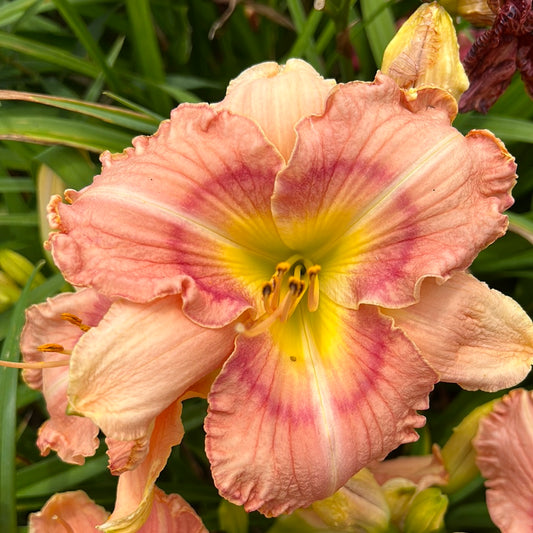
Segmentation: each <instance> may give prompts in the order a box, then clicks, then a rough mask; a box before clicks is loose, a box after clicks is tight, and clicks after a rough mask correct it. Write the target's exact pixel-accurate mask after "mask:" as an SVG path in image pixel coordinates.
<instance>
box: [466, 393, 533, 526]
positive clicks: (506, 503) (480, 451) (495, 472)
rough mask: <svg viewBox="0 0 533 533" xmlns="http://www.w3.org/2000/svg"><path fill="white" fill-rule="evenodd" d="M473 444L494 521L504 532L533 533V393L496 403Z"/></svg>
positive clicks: (507, 396)
mask: <svg viewBox="0 0 533 533" xmlns="http://www.w3.org/2000/svg"><path fill="white" fill-rule="evenodd" d="M473 444H474V448H475V450H476V453H477V459H476V463H477V465H478V467H479V469H480V471H481V474H482V475H483V477H484V478H485V479H486V480H485V486H486V487H487V507H488V509H489V513H490V517H491V518H492V520H493V522H494V523H495V524H496V526H497V527H498V528H500V530H501V531H502V533H524V532H526V531H533V505H532V494H533V457H532V456H531V450H532V449H533V391H528V390H524V389H516V390H513V391H511V392H510V393H509V394H508V395H506V396H504V397H503V398H502V400H501V401H498V402H496V403H495V404H494V408H493V411H492V413H490V414H489V415H487V416H486V417H485V418H484V419H482V420H481V422H480V425H479V430H478V433H477V435H476V438H475V439H474V441H473Z"/></svg>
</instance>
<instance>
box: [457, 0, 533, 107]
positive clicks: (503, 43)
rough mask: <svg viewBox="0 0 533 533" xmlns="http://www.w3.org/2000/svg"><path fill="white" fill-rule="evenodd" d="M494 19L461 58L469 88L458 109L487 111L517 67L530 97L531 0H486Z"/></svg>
mask: <svg viewBox="0 0 533 533" xmlns="http://www.w3.org/2000/svg"><path fill="white" fill-rule="evenodd" d="M487 4H488V6H489V7H490V9H491V10H492V12H493V13H494V14H495V16H496V18H495V21H494V23H493V25H492V28H491V29H490V30H487V31H485V32H484V33H482V34H481V35H480V36H479V37H478V38H477V39H476V41H475V42H474V44H473V45H472V48H471V49H470V51H469V53H468V55H467V56H466V58H465V60H464V66H465V70H466V73H467V75H468V78H469V80H470V88H469V89H468V91H466V92H465V93H464V94H463V96H462V98H461V101H460V104H459V109H460V110H461V112H466V111H471V110H473V109H475V110H477V111H480V112H481V113H486V112H487V111H488V110H489V108H490V107H491V106H492V105H493V104H494V102H496V100H497V99H498V98H499V97H500V96H501V95H502V94H503V93H504V91H505V89H507V87H508V86H509V84H510V83H511V79H512V77H513V74H514V73H515V72H516V70H518V71H519V72H520V74H521V76H522V80H523V82H524V85H525V87H526V90H527V92H528V93H529V95H530V96H531V97H532V98H533V7H532V3H531V0H487Z"/></svg>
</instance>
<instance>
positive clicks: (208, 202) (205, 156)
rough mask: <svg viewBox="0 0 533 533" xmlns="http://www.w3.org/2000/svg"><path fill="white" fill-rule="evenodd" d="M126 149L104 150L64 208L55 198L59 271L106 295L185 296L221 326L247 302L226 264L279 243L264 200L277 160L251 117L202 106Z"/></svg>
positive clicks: (200, 317)
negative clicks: (96, 168)
mask: <svg viewBox="0 0 533 533" xmlns="http://www.w3.org/2000/svg"><path fill="white" fill-rule="evenodd" d="M133 145H134V148H129V149H127V150H126V151H125V152H124V153H123V154H119V155H115V156H112V155H110V154H109V153H105V154H104V155H103V156H102V162H103V171H102V174H101V175H100V176H98V177H97V178H95V181H94V183H93V184H92V185H90V186H89V187H87V188H85V189H83V190H82V191H81V192H79V193H75V192H74V191H67V200H69V201H70V202H72V205H65V204H62V203H61V201H60V199H59V197H56V198H55V199H53V200H52V202H51V204H50V206H49V210H50V219H51V221H52V225H53V227H54V228H56V229H58V230H59V232H58V233H52V234H51V236H50V240H49V242H48V246H49V247H51V248H52V253H53V256H54V260H55V262H56V264H57V265H58V266H59V268H60V269H61V271H62V272H63V274H64V275H65V277H66V278H67V279H68V280H69V281H70V282H71V283H73V284H74V285H77V286H87V285H90V286H92V287H95V288H97V289H98V290H99V291H101V292H103V293H105V294H107V295H110V296H118V297H124V298H127V299H129V300H133V301H138V302H141V301H149V300H152V299H153V298H155V297H158V296H164V295H169V294H177V293H182V294H183V301H184V310H185V311H186V312H187V313H188V314H189V315H190V316H193V317H194V318H195V320H196V321H198V322H202V323H204V324H208V325H213V326H218V325H223V324H227V323H228V322H230V321H231V320H233V319H234V318H235V317H236V316H237V315H238V314H240V313H241V312H242V311H243V310H244V309H246V308H247V307H249V306H250V305H251V297H250V290H249V287H247V286H246V284H245V282H243V281H242V280H240V279H237V278H236V276H235V275H234V274H235V273H234V271H233V270H232V268H240V267H239V265H240V263H241V262H242V255H243V254H246V255H250V256H252V257H256V258H257V260H259V258H262V259H263V260H264V258H265V257H267V258H268V257H269V256H270V254H271V253H272V250H271V249H269V246H271V245H272V243H275V244H276V245H279V237H278V236H277V231H276V228H275V226H274V223H273V221H272V216H271V212H270V196H271V194H272V190H273V187H274V179H275V176H276V173H277V172H278V170H279V169H280V168H281V166H282V164H283V161H282V158H281V156H280V155H279V154H278V153H277V151H276V150H275V149H274V148H273V146H272V145H270V144H269V142H268V141H267V140H266V138H265V137H264V135H263V134H262V133H261V132H260V130H259V128H258V126H257V125H256V124H254V123H253V122H252V121H251V120H250V119H248V118H245V117H241V116H235V115H232V114H231V113H229V112H228V111H224V110H222V111H220V112H215V111H214V110H213V109H212V108H210V107H209V106H207V105H203V104H202V105H182V106H180V107H178V108H177V109H176V110H174V111H173V113H172V115H171V119H170V121H166V122H163V123H162V125H161V127H160V128H159V131H158V132H157V133H156V134H155V135H154V136H152V137H137V138H136V139H134V141H133ZM276 257H277V254H273V258H271V262H272V263H274V264H275V262H276V260H277V261H279V259H276ZM251 261H253V259H252V260H251ZM235 265H237V266H235ZM261 275H263V274H262V273H261ZM270 275H271V272H270V271H269V273H268V276H270ZM254 288H255V287H254Z"/></svg>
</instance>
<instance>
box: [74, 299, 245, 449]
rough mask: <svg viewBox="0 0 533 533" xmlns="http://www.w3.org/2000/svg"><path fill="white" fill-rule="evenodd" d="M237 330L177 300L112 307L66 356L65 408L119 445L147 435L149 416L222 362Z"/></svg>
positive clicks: (153, 414)
mask: <svg viewBox="0 0 533 533" xmlns="http://www.w3.org/2000/svg"><path fill="white" fill-rule="evenodd" d="M234 337H235V329H234V326H233V325H229V326H227V327H225V328H221V329H208V328H204V327H201V326H198V325H197V324H195V323H193V322H191V321H190V320H189V319H187V318H186V317H185V315H184V314H183V312H182V311H181V302H180V298H179V297H178V296H168V297H166V298H161V299H158V300H154V301H153V302H150V303H148V304H136V303H132V302H128V301H125V300H121V301H117V302H115V303H113V305H112V306H111V308H110V309H109V311H108V313H107V314H106V315H105V316H104V318H103V319H102V321H101V322H100V324H99V326H98V327H97V328H93V329H92V330H91V331H89V332H87V333H86V334H85V335H84V336H83V338H82V339H81V340H80V342H79V343H78V344H77V346H76V348H75V349H74V352H73V353H72V357H71V368H70V384H69V389H68V395H69V406H70V409H71V410H72V411H74V412H77V413H81V414H83V415H84V416H87V417H89V418H91V419H92V420H93V421H94V422H95V423H96V424H97V425H98V426H99V427H100V428H101V429H102V431H103V432H104V433H105V434H106V435H107V436H108V437H112V438H114V439H118V440H136V439H140V438H142V437H144V436H145V435H146V434H147V433H148V430H149V427H150V424H151V423H152V421H153V420H154V418H155V417H156V416H157V415H158V414H159V413H160V412H161V411H163V410H164V409H165V408H166V407H167V406H168V405H170V404H171V403H172V402H174V401H175V400H177V398H179V397H180V396H181V395H182V394H183V393H184V392H185V391H187V389H188V388H189V387H190V386H191V385H193V384H195V383H196V382H197V381H199V380H201V379H202V378H203V377H204V376H206V375H207V374H209V373H210V372H211V371H213V370H214V369H215V368H218V367H220V366H221V365H222V363H223V362H224V360H225V359H226V358H227V357H228V356H229V355H230V354H231V352H232V350H233V344H234Z"/></svg>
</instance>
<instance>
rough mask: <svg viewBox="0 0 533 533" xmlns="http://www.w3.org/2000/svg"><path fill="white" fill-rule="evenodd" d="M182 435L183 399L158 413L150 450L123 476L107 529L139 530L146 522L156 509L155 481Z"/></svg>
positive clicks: (104, 528) (117, 530)
mask: <svg viewBox="0 0 533 533" xmlns="http://www.w3.org/2000/svg"><path fill="white" fill-rule="evenodd" d="M182 437H183V426H182V424H181V399H180V400H178V401H176V402H174V403H172V404H171V405H170V406H169V407H167V408H166V409H165V410H164V411H163V412H162V413H161V414H160V415H159V416H157V417H156V419H155V421H154V423H153V429H152V431H151V434H150V444H149V451H148V453H147V455H146V457H145V458H144V460H143V461H142V463H140V464H139V465H137V467H136V468H134V469H133V470H129V471H127V472H125V473H123V474H122V475H121V476H120V478H119V481H118V486H117V498H116V503H115V509H114V511H113V514H112V515H111V516H110V517H109V520H108V521H107V522H106V523H105V524H103V526H102V528H101V529H102V530H103V531H109V532H112V531H113V532H119V531H120V532H121V533H126V532H128V531H137V529H138V528H139V527H140V526H141V525H142V524H144V523H145V521H146V520H147V518H148V516H149V515H150V513H151V511H152V503H153V497H154V483H155V481H156V479H157V477H158V476H159V473H160V472H161V470H163V468H164V467H165V464H166V462H167V459H168V457H169V455H170V452H171V450H172V447H173V446H176V445H177V444H179V443H180V442H181V439H182ZM161 531H166V530H165V529H161Z"/></svg>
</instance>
